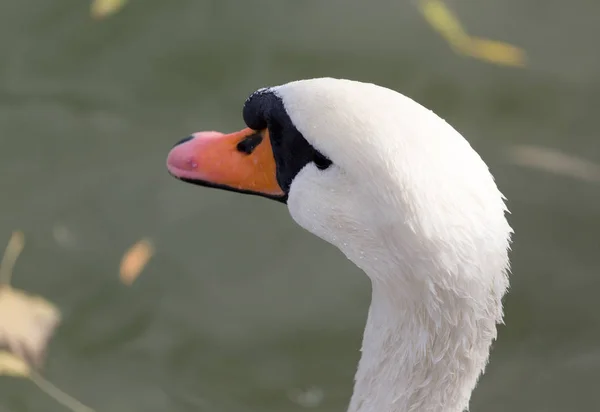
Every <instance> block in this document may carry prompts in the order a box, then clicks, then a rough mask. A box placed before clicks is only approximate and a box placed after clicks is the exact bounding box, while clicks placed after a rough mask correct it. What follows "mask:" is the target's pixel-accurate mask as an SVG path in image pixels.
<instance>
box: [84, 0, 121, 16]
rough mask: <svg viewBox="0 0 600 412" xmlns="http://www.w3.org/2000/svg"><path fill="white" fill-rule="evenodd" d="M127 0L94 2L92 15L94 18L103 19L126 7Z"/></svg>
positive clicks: (95, 0) (100, 0)
mask: <svg viewBox="0 0 600 412" xmlns="http://www.w3.org/2000/svg"><path fill="white" fill-rule="evenodd" d="M125 3H127V0H94V1H93V2H92V9H91V14H92V17H93V18H96V19H102V18H104V17H108V16H110V15H111V14H114V13H116V12H118V11H119V10H120V9H121V8H122V7H123V6H125Z"/></svg>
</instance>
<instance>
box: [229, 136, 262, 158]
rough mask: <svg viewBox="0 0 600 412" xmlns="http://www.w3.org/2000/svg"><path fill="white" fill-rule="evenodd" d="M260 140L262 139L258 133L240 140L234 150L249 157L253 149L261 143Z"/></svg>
mask: <svg viewBox="0 0 600 412" xmlns="http://www.w3.org/2000/svg"><path fill="white" fill-rule="evenodd" d="M262 140H263V137H262V136H261V135H260V133H254V134H252V135H250V136H247V137H245V138H244V139H243V140H241V141H240V142H239V143H238V144H237V146H236V149H237V150H238V152H242V153H245V154H248V155H249V154H251V153H252V152H253V151H254V149H256V147H257V146H258V145H259V144H260V143H261V142H262Z"/></svg>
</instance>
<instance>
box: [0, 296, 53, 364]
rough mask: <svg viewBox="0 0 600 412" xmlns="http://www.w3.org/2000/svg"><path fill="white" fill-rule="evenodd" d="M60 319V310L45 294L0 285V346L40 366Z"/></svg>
mask: <svg viewBox="0 0 600 412" xmlns="http://www.w3.org/2000/svg"><path fill="white" fill-rule="evenodd" d="M59 322H60V312H59V310H58V309H57V308H56V307H55V306H54V305H53V304H52V303H50V302H48V301H47V300H45V299H44V298H41V297H39V296H32V295H28V294H27V293H25V292H23V291H20V290H18V289H14V288H12V287H10V286H7V285H3V286H0V346H1V347H4V348H8V349H9V350H10V352H11V353H13V354H15V355H16V356H17V357H19V358H21V359H23V360H26V361H28V362H29V363H31V364H33V365H35V366H40V365H41V364H42V362H43V358H44V353H45V351H46V347H47V346H48V342H49V340H50V338H51V337H52V333H53V332H54V329H55V328H56V327H57V326H58V324H59Z"/></svg>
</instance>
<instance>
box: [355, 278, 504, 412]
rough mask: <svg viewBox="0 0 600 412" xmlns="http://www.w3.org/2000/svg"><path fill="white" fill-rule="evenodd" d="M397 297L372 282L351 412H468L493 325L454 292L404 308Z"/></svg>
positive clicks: (416, 302)
mask: <svg viewBox="0 0 600 412" xmlns="http://www.w3.org/2000/svg"><path fill="white" fill-rule="evenodd" d="M398 292H400V291H398ZM398 295H399V294H397V293H394V290H393V288H391V287H390V285H386V284H383V283H378V282H373V289H372V301H371V306H370V308H369V314H368V318H367V324H366V327H365V332H364V337H363V344H362V349H361V352H362V356H361V359H360V362H359V366H358V370H357V373H356V376H355V386H354V393H353V396H352V399H351V402H350V406H349V409H348V412H463V411H464V410H466V409H468V403H469V399H470V396H471V392H472V390H473V389H474V387H475V384H476V382H477V379H478V377H479V375H480V374H481V372H482V370H483V368H484V366H485V364H486V362H487V358H488V354H489V347H490V345H491V342H492V340H493V338H494V337H495V333H496V326H495V322H494V321H493V320H491V319H488V320H485V319H481V317H480V316H478V314H477V313H476V312H477V311H476V310H475V309H474V308H473V307H470V306H469V304H468V302H466V301H464V300H463V299H461V298H460V297H459V296H455V295H453V293H452V292H444V291H438V292H437V293H435V296H431V298H432V299H433V298H435V300H436V301H437V303H438V304H437V305H434V303H433V301H428V299H427V298H425V299H422V297H421V299H415V300H413V301H402V302H399V301H398V300H395V299H394V296H398ZM440 299H442V302H443V303H442V304H441V305H440V304H439V303H440ZM434 307H437V308H440V307H442V308H443V310H444V311H446V313H441V312H436V310H435V309H433V308H434ZM477 318H479V319H477Z"/></svg>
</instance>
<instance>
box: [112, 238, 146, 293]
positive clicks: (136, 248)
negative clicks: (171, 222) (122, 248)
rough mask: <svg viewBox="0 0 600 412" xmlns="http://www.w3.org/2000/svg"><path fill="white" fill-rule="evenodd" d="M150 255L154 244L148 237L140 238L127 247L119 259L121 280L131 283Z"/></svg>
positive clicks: (140, 271)
mask: <svg viewBox="0 0 600 412" xmlns="http://www.w3.org/2000/svg"><path fill="white" fill-rule="evenodd" d="M152 255H154V245H153V244H152V241H150V239H142V240H140V241H139V242H137V243H136V244H134V245H133V246H132V247H131V248H129V250H128V251H127V252H125V255H123V259H122V260H121V266H120V270H119V272H120V278H121V282H123V283H124V284H126V285H131V284H132V283H133V282H134V281H135V280H136V279H137V277H138V276H139V275H140V273H142V271H143V270H144V268H145V267H146V265H147V264H148V262H149V261H150V258H152Z"/></svg>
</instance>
